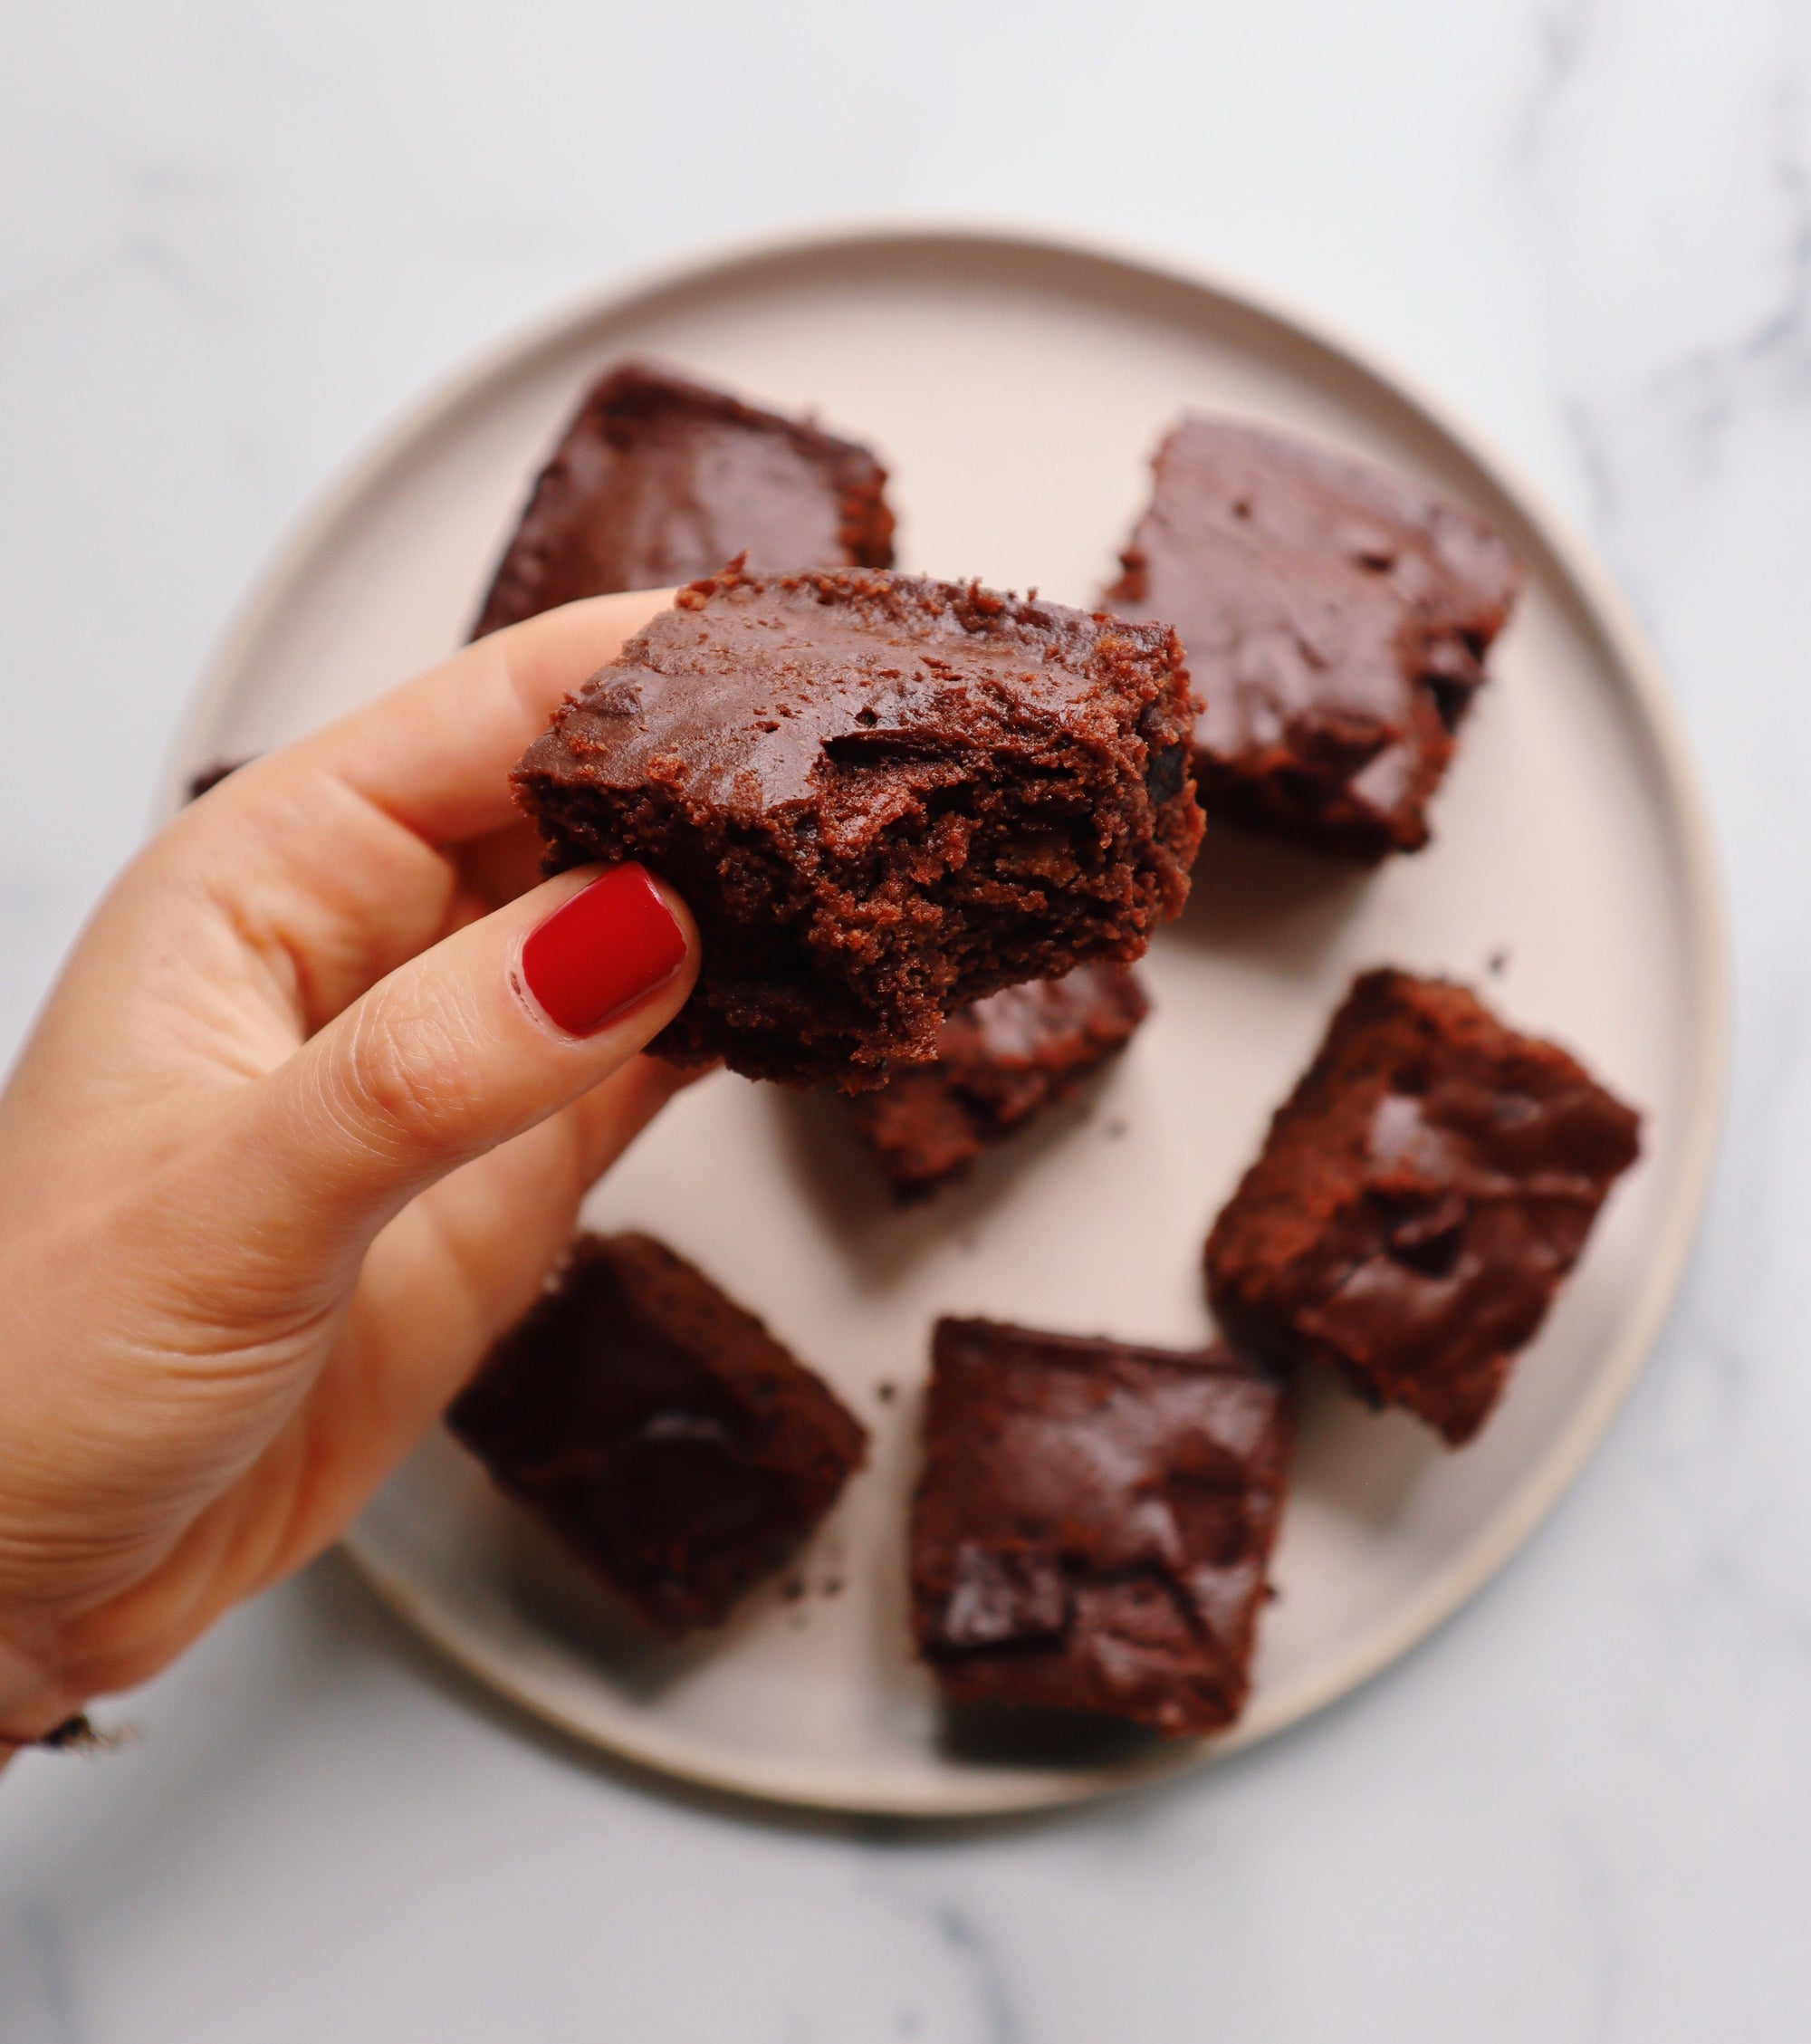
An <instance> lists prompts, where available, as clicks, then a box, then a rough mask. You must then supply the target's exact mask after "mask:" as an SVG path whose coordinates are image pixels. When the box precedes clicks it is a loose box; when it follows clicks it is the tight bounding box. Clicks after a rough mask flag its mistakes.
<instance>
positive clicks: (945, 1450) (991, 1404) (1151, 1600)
mask: <svg viewBox="0 0 1811 2044" xmlns="http://www.w3.org/2000/svg"><path fill="white" fill-rule="evenodd" d="M1289 1439H1290V1413H1289V1397H1288V1393H1287V1388H1286V1386H1285V1385H1284V1383H1283V1381H1282V1380H1281V1379H1280V1378H1279V1377H1276V1376H1274V1375H1272V1374H1271V1373H1270V1371H1269V1370H1267V1369H1265V1368H1263V1367H1261V1366H1259V1365H1256V1364H1252V1363H1249V1362H1246V1361H1244V1360H1242V1359H1241V1358H1239V1357H1237V1356H1235V1355H1234V1354H1233V1353H1232V1352H1231V1350H1230V1349H1227V1348H1211V1349H1206V1350H1203V1351H1201V1352H1199V1353H1179V1352H1177V1351H1174V1350H1172V1349H1165V1348H1138V1347H1135V1346H1133V1345H1131V1344H1129V1343H1125V1342H1117V1341H1109V1340H1105V1339H1100V1340H1088V1339H1078V1338H1077V1337H1075V1336H1072V1335H1061V1334H1040V1333H1036V1332H1034V1331H1032V1330H1031V1329H1027V1328H1017V1327H1007V1326H1002V1325H1001V1324H999V1323H997V1322H993V1321H988V1320H964V1319H944V1320H940V1321H938V1323H937V1327H936V1331H935V1334H934V1338H933V1348H932V1375H931V1385H930V1391H929V1395H928V1399H927V1403H926V1406H925V1463H924V1469H923V1473H922V1474H921V1475H920V1477H919V1480H918V1486H917V1491H916V1493H915V1497H914V1500H913V1506H912V1532H911V1541H912V1550H911V1569H912V1620H913V1629H914V1634H915V1639H916V1642H917V1646H918V1651H919V1654H920V1655H922V1656H923V1658H924V1659H925V1661H926V1662H928V1663H929V1665H930V1666H931V1668H932V1669H933V1671H934V1674H935V1675H936V1677H937V1680H938V1683H939V1684H940V1685H941V1686H942V1688H943V1690H944V1693H945V1694H947V1695H948V1696H949V1697H951V1698H952V1699H953V1700H954V1701H957V1702H962V1703H981V1702H991V1703H1015V1704H1030V1705H1035V1706H1039V1707H1042V1708H1049V1709H1063V1710H1083V1711H1095V1712H1104V1713H1108V1714H1110V1715H1113V1716H1116V1717H1124V1718H1130V1719H1133V1720H1135V1722H1137V1723H1143V1724H1148V1725H1153V1726H1155V1728H1156V1729H1157V1730H1158V1731H1159V1732H1165V1733H1169V1734H1172V1735H1177V1734H1182V1733H1189V1732H1217V1731H1221V1730H1222V1729H1224V1728H1225V1727H1226V1726H1227V1725H1229V1724H1231V1723H1233V1721H1234V1720H1235V1719H1236V1718H1237V1717H1238V1715H1239V1713H1240V1712H1241V1710H1242V1709H1243V1708H1244V1704H1245V1700H1246V1696H1247V1694H1248V1692H1249V1689H1250V1664H1251V1655H1252V1648H1253V1645H1254V1643H1255V1639H1256V1630H1257V1620H1258V1613H1259V1610H1260V1607H1261V1606H1262V1604H1263V1602H1264V1600H1265V1597H1266V1583H1265V1571H1266V1569H1267V1567H1268V1564H1269V1560H1270V1550H1271V1547H1272V1545H1273V1543H1274V1541H1275V1539H1276V1534H1277V1525H1278V1521H1279V1516H1280V1513H1281V1510H1282V1502H1283V1493H1284V1488H1285V1484H1286V1482H1287V1473H1288V1461H1289Z"/></svg>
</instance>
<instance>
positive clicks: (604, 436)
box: [472, 361, 893, 638]
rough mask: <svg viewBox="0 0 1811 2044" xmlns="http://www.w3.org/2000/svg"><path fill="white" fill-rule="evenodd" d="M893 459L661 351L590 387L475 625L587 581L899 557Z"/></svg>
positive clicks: (598, 590)
mask: <svg viewBox="0 0 1811 2044" xmlns="http://www.w3.org/2000/svg"><path fill="white" fill-rule="evenodd" d="M885 491H886V470H885V469H884V468H883V467H882V466H881V465H880V464H879V463H878V462H877V460H876V459H875V457H874V456H873V454H872V453H871V452H870V450H869V449H867V447H864V446H859V445H858V443H856V442H855V441H852V440H838V439H837V438H835V437H833V436H832V435H830V434H829V433H825V432H822V431H820V430H819V427H816V426H814V425H812V424H811V423H810V421H809V420H807V419H798V418H788V417H785V416H784V415H783V414H781V413H779V412H771V411H762V410H760V409H758V408H756V407H755V406H752V405H745V404H743V402H742V401H741V400H740V399H739V398H733V397H731V396H730V394H729V393H728V392H727V391H725V390H715V389H711V388H710V387H709V386H708V385H706V384H702V383H695V382H693V381H691V380H690V379H688V378H685V377H681V376H676V375H674V374H673V373H672V372H671V371H670V370H667V369H659V368H656V367H655V366H654V365H652V364H650V363H647V362H635V361H631V362H624V363H621V364H619V365H618V367H617V368H616V369H612V370H611V371H610V372H609V374H608V375H607V376H605V377H604V378H603V379H601V380H600V381H599V383H598V384H597V385H596V387H595V388H594V389H592V390H591V391H590V393H589V395H588V396H587V398H585V400H584V402H583V404H581V405H580V408H579V409H578V412H577V413H576V414H575V416H574V417H573V418H572V419H571V421H570V424H569V425H568V427H567V428H566V431H565V434H564V436H563V437H561V442H560V445H559V446H558V447H557V448H556V449H555V450H554V453H553V456H552V458H551V460H550V461H549V462H548V465H547V466H546V467H545V468H544V469H543V470H542V471H541V476H540V479H539V480H538V481H537V482H536V484H535V485H534V490H533V493H532V495H531V496H530V498H529V501H528V505H527V508H526V509H525V510H524V511H523V513H522V521H521V523H520V524H519V525H518V526H517V528H516V531H515V533H514V536H513V538H512V539H511V541H510V543H509V546H508V547H507V549H506V550H505V552H504V553H503V560H502V561H500V562H499V564H498V567H497V571H496V576H495V579H494V580H493V582H492V584H491V589H490V593H489V594H488V595H487V596H486V597H485V599H484V608H483V609H482V611H481V612H480V614H479V618H478V621H477V623H476V625H475V626H474V628H473V631H472V636H473V638H483V637H484V634H485V633H486V632H493V631H496V630H497V629H499V628H501V627H502V626H504V625H513V624H517V623H520V621H521V620H522V619H524V618H532V617H533V616H535V615H536V614H537V613H538V612H540V611H542V610H551V609H553V608H554V607H555V606H556V605H558V604H561V603H571V602H575V601H576V600H578V599H579V598H580V597H584V596H608V595H609V594H611V593H612V592H613V591H616V590H632V589H667V588H670V587H671V586H672V585H673V584H674V583H676V582H685V581H693V580H694V579H695V577H697V576H699V575H708V574H711V573H713V572H714V571H715V570H716V569H718V568H721V567H722V566H723V563H724V561H728V560H730V559H732V558H733V556H734V555H736V554H738V553H741V554H744V555H746V557H747V561H748V564H749V566H750V567H751V568H752V569H753V570H754V571H756V572H757V573H768V572H778V571H784V570H787V569H793V568H839V567H853V568H890V567H891V566H892V565H893V513H891V512H890V511H889V510H888V509H887V506H886V494H885Z"/></svg>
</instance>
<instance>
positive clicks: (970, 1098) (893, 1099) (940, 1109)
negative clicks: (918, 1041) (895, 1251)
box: [848, 965, 1150, 1202]
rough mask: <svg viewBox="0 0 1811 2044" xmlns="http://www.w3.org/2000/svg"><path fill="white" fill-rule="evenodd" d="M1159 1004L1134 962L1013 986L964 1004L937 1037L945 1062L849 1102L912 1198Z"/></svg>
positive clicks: (1081, 1074)
mask: <svg viewBox="0 0 1811 2044" xmlns="http://www.w3.org/2000/svg"><path fill="white" fill-rule="evenodd" d="M1149 1012H1150V1003H1149V1002H1148V1001H1147V1000H1146V999H1145V993H1144V989H1143V988H1142V987H1141V986H1140V985H1139V984H1138V982H1137V980H1136V978H1135V976H1134V975H1133V974H1132V973H1130V972H1129V971H1127V970H1126V967H1125V966H1123V965H1078V966H1077V967H1076V969H1075V971H1074V972H1072V973H1069V974H1066V975H1065V976H1064V977H1063V978H1062V979H1040V980H1031V981H1030V982H1028V983H1027V984H1024V985H1022V986H1008V987H1002V988H1001V991H1000V992H999V993H991V994H989V996H988V997H987V999H986V1000H985V1001H977V1002H976V1003H975V1004H974V1005H973V1007H972V1008H963V1009H960V1010H959V1011H958V1012H956V1013H955V1014H953V1015H952V1016H951V1017H950V1019H949V1020H948V1021H947V1022H945V1023H944V1026H943V1030H942V1032H940V1034H939V1035H938V1037H937V1057H936V1061H935V1063H934V1064H928V1065H915V1066H914V1065H908V1066H907V1067H906V1068H905V1070H902V1071H900V1072H898V1073H896V1075H895V1076H894V1077H893V1078H892V1079H890V1080H888V1081H887V1083H886V1085H885V1086H883V1087H881V1088H880V1089H878V1090H877V1091H876V1092H872V1093H858V1094H856V1095H855V1096H854V1098H853V1099H850V1100H849V1102H848V1116H849V1120H850V1122H851V1124H852V1126H853V1127H854V1128H855V1131H856V1134H857V1135H858V1136H859V1137H860V1138H861V1140H862V1142H863V1143H864V1144H865V1145H866V1146H867V1149H868V1150H869V1151H870V1153H871V1154H872V1155H873V1157H874V1160H875V1162H876V1163H877V1164H878V1165H879V1166H880V1168H881V1170H882V1172H883V1173H884V1174H885V1175H886V1179H887V1182H888V1184H890V1185H892V1187H893V1190H894V1194H895V1196H896V1198H898V1199H899V1200H900V1201H902V1202H905V1201H908V1200H915V1199H923V1198H925V1197H927V1196H928V1195H930V1194H932V1193H933V1192H934V1191H936V1189H937V1188H938V1187H939V1186H940V1185H947V1184H949V1183H950V1181H951V1180H952V1179H955V1178H959V1177H961V1176H963V1174H964V1173H965V1172H966V1171H967V1170H968V1169H969V1167H970V1166H972V1165H973V1162H974V1160H975V1159H976V1157H978V1156H980V1155H981V1153H982V1148H983V1147H985V1146H986V1145H987V1144H989V1143H997V1142H999V1141H1000V1140H1001V1138H1002V1137H1006V1136H1010V1135H1011V1134H1012V1132H1013V1131H1014V1130H1015V1129H1017V1128H1022V1127H1023V1126H1024V1124H1025V1123H1026V1122H1028V1121H1030V1119H1032V1118H1033V1117H1034V1116H1036V1115H1039V1114H1041V1113H1042V1112H1043V1110H1044V1109H1045V1108H1048V1107H1052V1106H1054V1105H1055V1104H1056V1103H1057V1102H1058V1101H1059V1100H1063V1099H1068V1096H1069V1095H1070V1094H1071V1093H1073V1092H1074V1091H1075V1089H1076V1088H1077V1087H1078V1085H1079V1084H1080V1083H1081V1081H1082V1080H1083V1079H1084V1078H1085V1077H1086V1076H1087V1075H1088V1073H1089V1072H1090V1071H1092V1070H1094V1069H1095V1067H1096V1066H1097V1065H1098V1064H1100V1063H1101V1062H1102V1061H1103V1060H1105V1059H1107V1058H1109V1057H1111V1056H1112V1054H1113V1052H1114V1051H1117V1050H1120V1049H1122V1048H1123V1047H1124V1046H1125V1044H1126V1042H1127V1041H1128V1040H1129V1039H1130V1037H1131V1035H1132V1032H1133V1031H1134V1030H1135V1029H1136V1028H1137V1026H1138V1024H1139V1023H1140V1022H1143V1021H1144V1019H1145V1016H1146V1015H1147V1014H1148V1013H1149Z"/></svg>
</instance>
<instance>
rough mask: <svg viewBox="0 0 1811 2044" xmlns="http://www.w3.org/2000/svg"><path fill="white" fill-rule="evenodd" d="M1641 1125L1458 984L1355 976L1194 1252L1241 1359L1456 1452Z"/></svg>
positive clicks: (1572, 1063) (1492, 1398)
mask: <svg viewBox="0 0 1811 2044" xmlns="http://www.w3.org/2000/svg"><path fill="white" fill-rule="evenodd" d="M1640 1126H1641V1118H1640V1117H1639V1116H1638V1115H1637V1114H1636V1113H1635V1112H1634V1109H1633V1108H1626V1107H1624V1105H1623V1104H1622V1103H1621V1101H1619V1100H1617V1099H1615V1098H1614V1096H1613V1095H1611V1094H1610V1093H1607V1092H1606V1091H1605V1089H1604V1088H1603V1087H1601V1086H1599V1085H1598V1084H1597V1083H1596V1082H1595V1080H1593V1079H1592V1077H1591V1075H1590V1074H1589V1073H1588V1072H1587V1071H1586V1070H1585V1069H1584V1067H1583V1066H1582V1065H1580V1064H1579V1063H1578V1062H1577V1060H1576V1059H1574V1058H1571V1057H1569V1056H1568V1055H1567V1053H1566V1052H1565V1051H1562V1050H1560V1049H1558V1048H1557V1046H1556V1045H1554V1044H1551V1043H1544V1042H1541V1041H1538V1039H1536V1038H1534V1037H1530V1036H1519V1035H1517V1034H1516V1033H1515V1032H1513V1031H1512V1030H1509V1029H1505V1028H1504V1027H1503V1025H1502V1024H1501V1023H1500V1022H1498V1021H1497V1019H1496V1018H1495V1017H1494V1016H1493V1015H1492V1014H1491V1013H1490V1011H1489V1010H1488V1009H1487V1008H1485V1007H1484V1006H1483V1004H1482V1003H1480V1002H1479V1001H1478V1000H1477V999H1476V998H1475V997H1474V996H1473V995H1472V994H1471V993H1468V992H1467V991H1466V989H1465V988H1463V987H1462V986H1454V985H1452V984H1449V983H1448V982H1446V981H1443V980H1425V979H1415V978H1413V977H1412V976H1411V975H1410V974H1407V973H1399V972H1390V971H1385V972H1374V973H1366V974H1364V975H1363V977H1362V978H1360V979H1358V980H1357V981H1356V982H1355V983H1354V984H1353V987H1352V990H1351V992H1350V993H1349V994H1348V995H1347V996H1346V1003H1345V1004H1344V1006H1342V1007H1341V1008H1340V1010H1339V1012H1338V1013H1337V1014H1336V1015H1335V1016H1334V1018H1333V1022H1332V1023H1331V1025H1330V1026H1329V1028H1328V1030H1327V1036H1326V1039H1325V1041H1323V1042H1322V1044H1321V1047H1320V1050H1319V1052H1318V1055H1317V1056H1316V1058H1315V1060H1314V1062H1313V1064H1312V1065H1311V1066H1310V1067H1309V1068H1308V1072H1307V1074H1306V1075H1305V1076H1304V1077H1303V1079H1302V1080H1301V1082H1300V1083H1299V1084H1298V1086H1297V1088H1296V1089H1295V1091H1294V1092H1293V1093H1292V1094H1291V1095H1290V1096H1289V1099H1288V1101H1287V1102H1286V1103H1285V1104H1284V1105H1283V1107H1282V1108H1280V1109H1279V1112H1278V1114H1277V1116H1276V1118H1275V1119H1274V1120H1273V1121H1272V1122H1271V1124H1270V1136H1269V1137H1268V1139H1267V1140H1266V1142H1265V1145H1264V1149H1263V1154H1262V1155H1261V1156H1260V1157H1259V1159H1258V1161H1257V1162H1256V1163H1255V1164H1254V1165H1253V1166H1251V1168H1250V1170H1249V1171H1248V1172H1247V1173H1246V1174H1245V1177H1244V1180H1243V1182H1242V1183H1241V1185H1240V1187H1239V1189H1238V1191H1237V1192H1236V1193H1235V1194H1234V1195H1232V1198H1231V1201H1230V1203H1229V1204H1227V1206H1226V1208H1225V1210H1224V1212H1223V1213H1222V1214H1221V1216H1220V1218H1219V1220H1218V1221H1217V1222H1216V1223H1215V1224H1214V1227H1213V1233H1212V1235H1211V1236H1210V1237H1209V1238H1208V1243H1207V1276H1208V1290H1209V1294H1210V1296H1211V1298H1212V1302H1213V1310H1214V1312H1215V1313H1216V1315H1217V1316H1218V1317H1219V1319H1220V1324H1221V1326H1222V1328H1223V1329H1225V1330H1226V1332H1227V1334H1228V1335H1229V1336H1230V1337H1231V1339H1233V1340H1234V1341H1236V1342H1238V1343H1239V1344H1240V1345H1241V1347H1245V1348H1250V1349H1252V1350H1253V1351H1254V1352H1255V1353H1257V1354H1260V1355H1268V1356H1270V1357H1272V1358H1276V1359H1278V1360H1279V1361H1289V1362H1295V1361H1300V1362H1311V1363H1319V1364H1323V1365H1325V1366H1327V1367H1330V1368H1334V1369H1337V1370H1339V1371H1340V1372H1341V1373H1342V1374H1343V1375H1344V1376H1345V1377H1346V1378H1347V1380H1348V1381H1349V1382H1350V1383H1351V1384H1352V1385H1353V1386H1354V1387H1356V1389H1357V1390H1358V1391H1359V1393H1360V1394H1361V1395H1362V1396H1365V1398H1367V1399H1368V1400H1369V1401H1370V1402H1371V1403H1372V1404H1373V1405H1378V1406H1404V1407H1406V1409H1407V1410H1408V1411H1410V1412H1412V1413H1414V1414H1416V1415H1419V1417H1421V1418H1422V1419H1424V1420H1425V1421H1426V1422H1427V1423H1428V1425H1430V1426H1433V1427H1435V1428H1437V1429H1438V1430H1439V1432H1440V1433H1441V1434H1442V1435H1444V1436H1445V1437H1446V1439H1447V1441H1448V1442H1449V1444H1451V1445H1452V1446H1453V1447H1458V1446H1460V1445H1461V1444H1463V1443H1464V1442H1466V1441H1469V1440H1470V1439H1471V1437H1472V1435H1475V1434H1476V1433H1477V1431H1478V1429H1479V1428H1480V1426H1482V1425H1483V1424H1484V1422H1485V1420H1486V1419H1487V1418H1488V1417H1489V1416H1490V1411H1491V1408H1492V1407H1493V1406H1495V1404H1496V1402H1497V1399H1498V1397H1499V1396H1500V1394H1501V1392H1502V1389H1503V1386H1504V1383H1505V1381H1506V1379H1507V1377H1508V1376H1509V1367H1510V1365H1511V1363H1512V1361H1513V1360H1514V1358H1515V1356H1516V1353H1517V1351H1518V1350H1519V1349H1521V1348H1524V1347H1526V1346H1527V1344H1528V1342H1529V1341H1530V1340H1531V1339H1533V1337H1534V1333H1535V1330H1536V1329H1538V1327H1539V1326H1540V1323H1541V1321H1542V1319H1545V1317H1546V1314H1547V1308H1548V1306H1549V1305H1550V1304H1551V1302H1552V1300H1553V1296H1554V1293H1555V1292H1556V1291H1557V1289H1558V1287H1559V1284H1560V1281H1562V1280H1563V1279H1564V1278H1565V1276H1566V1274H1567V1272H1568V1271H1570V1270H1571V1268H1572V1266H1573V1264H1574V1263H1575V1262H1576V1261H1577V1259H1578V1254H1579V1252H1580V1251H1581V1250H1582V1249H1583V1248H1584V1246H1585V1238H1586V1235H1588V1234H1589V1233H1590V1232H1591V1224H1592V1223H1593V1222H1594V1221H1595V1219H1596V1217H1597V1210H1598V1208H1599V1207H1601V1206H1602V1204H1604V1199H1605V1195H1607V1193H1608V1192H1609V1189H1610V1186H1611V1185H1612V1184H1613V1182H1614V1181H1615V1178H1616V1177H1617V1176H1618V1175H1619V1174H1620V1173H1622V1172H1624V1171H1625V1170H1627V1169H1628V1167H1629V1166H1630V1165H1631V1164H1633V1163H1634V1160H1635V1156H1636V1154H1637V1151H1638V1149H1639V1147H1640V1143H1639V1129H1640Z"/></svg>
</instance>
